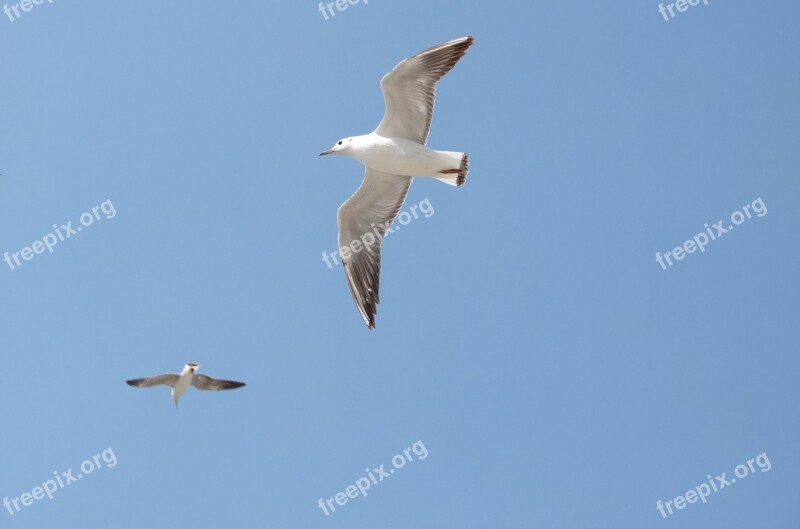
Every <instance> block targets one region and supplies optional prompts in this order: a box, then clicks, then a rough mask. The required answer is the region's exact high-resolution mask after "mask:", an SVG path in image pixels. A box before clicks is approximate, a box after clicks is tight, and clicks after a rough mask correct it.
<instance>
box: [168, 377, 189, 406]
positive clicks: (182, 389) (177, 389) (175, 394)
mask: <svg viewBox="0 0 800 529" xmlns="http://www.w3.org/2000/svg"><path fill="white" fill-rule="evenodd" d="M191 383H192V374H191V373H186V374H181V376H180V377H178V380H176V381H175V385H174V386H172V400H178V399H179V398H181V395H183V394H184V393H186V390H187V389H188V388H189V385H190V384H191Z"/></svg>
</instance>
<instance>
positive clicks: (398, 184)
mask: <svg viewBox="0 0 800 529" xmlns="http://www.w3.org/2000/svg"><path fill="white" fill-rule="evenodd" d="M412 180H413V178H412V177H410V176H401V175H393V174H389V173H383V172H381V171H376V170H375V169H371V168H369V167H367V169H366V171H365V173H364V182H363V183H362V184H361V187H359V188H358V191H356V192H355V194H354V195H353V196H351V197H350V198H349V199H347V202H345V203H344V204H342V206H341V207H340V208H339V213H338V217H339V248H340V250H339V252H340V253H341V248H349V249H350V252H348V253H349V256H348V257H347V258H345V257H344V256H341V257H342V263H343V264H344V273H345V276H346V277H347V283H348V284H349V285H350V293H351V294H353V301H355V303H356V306H357V307H358V310H359V311H360V312H361V317H362V318H364V323H366V324H367V327H369V328H370V329H372V328H374V327H375V314H376V313H377V312H378V308H377V305H378V303H379V302H380V296H379V294H378V287H379V283H380V272H381V242H382V241H383V237H384V235H385V234H386V230H388V229H389V227H390V226H391V225H392V222H393V221H394V218H395V217H396V216H397V213H398V212H399V211H400V208H401V207H402V206H403V202H404V201H405V199H406V195H407V194H408V189H409V187H411V181H412ZM356 242H357V244H354V243H356Z"/></svg>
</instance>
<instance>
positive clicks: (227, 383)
mask: <svg viewBox="0 0 800 529" xmlns="http://www.w3.org/2000/svg"><path fill="white" fill-rule="evenodd" d="M192 385H193V386H194V387H196V388H197V389H205V390H208V391H220V390H223V389H236V388H240V387H242V386H245V385H246V384H245V383H244V382H236V381H233V380H221V379H218V378H211V377H208V376H206V375H194V376H193V377H192Z"/></svg>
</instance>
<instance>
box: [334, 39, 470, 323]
mask: <svg viewBox="0 0 800 529" xmlns="http://www.w3.org/2000/svg"><path fill="white" fill-rule="evenodd" d="M474 40H475V39H473V37H462V38H459V39H455V40H451V41H448V42H445V43H442V44H439V45H438V46H434V47H433V48H430V49H427V50H425V51H423V52H421V53H418V54H417V55H414V56H413V57H410V58H408V59H406V60H404V61H402V62H401V63H400V64H398V65H397V66H395V67H394V69H392V71H391V72H389V73H387V74H386V75H384V76H383V79H381V90H382V91H383V97H384V99H385V100H386V112H385V114H384V116H383V120H382V121H381V122H380V124H379V125H378V128H376V129H375V130H374V131H373V132H370V133H369V134H364V135H362V136H353V137H350V138H343V139H341V140H339V141H338V142H336V145H334V146H333V147H331V148H330V149H328V150H327V151H323V152H322V153H321V154H320V156H323V155H326V154H340V155H343V156H347V157H349V158H353V159H354V160H356V161H358V162H361V164H363V165H364V167H365V172H364V181H363V182H362V184H361V187H359V188H358V190H357V191H356V192H355V194H354V195H353V196H351V197H350V198H349V199H348V200H347V202H345V203H344V204H342V205H341V207H340V208H339V212H338V223H339V248H340V250H339V253H340V256H341V257H342V263H343V264H344V273H345V276H346V277H347V282H348V284H349V286H350V293H351V294H352V295H353V301H355V304H356V306H357V307H358V310H359V312H361V317H362V318H363V319H364V323H366V325H367V327H368V328H370V329H374V328H375V314H376V313H377V311H378V309H377V305H378V303H379V302H380V296H379V294H378V286H379V280H380V267H381V242H382V240H383V238H384V236H385V235H386V231H387V230H388V229H389V227H390V226H391V225H392V222H394V219H395V217H396V216H397V213H398V212H399V211H400V208H401V207H402V206H403V202H405V199H406V195H407V194H408V189H409V187H411V181H412V180H413V177H415V176H427V177H432V178H436V179H437V180H441V181H442V182H445V183H446V184H449V185H452V186H462V185H464V182H466V180H467V173H468V172H469V155H468V154H467V153H465V152H451V151H434V150H432V149H429V148H428V147H427V146H426V145H425V142H426V141H427V139H428V132H429V131H430V128H431V119H432V117H433V105H434V99H435V96H436V83H438V82H439V80H440V79H441V78H442V77H444V76H445V74H447V72H449V71H450V70H452V69H453V67H454V66H455V65H456V63H457V62H458V60H459V59H461V57H463V56H464V54H465V53H466V52H467V49H468V48H469V47H470V46H471V45H472V43H473V41H474Z"/></svg>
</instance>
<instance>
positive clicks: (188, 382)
mask: <svg viewBox="0 0 800 529" xmlns="http://www.w3.org/2000/svg"><path fill="white" fill-rule="evenodd" d="M199 367H200V364H192V363H189V364H186V365H185V366H183V371H181V373H180V374H179V375H175V374H172V373H164V374H162V375H156V376H154V377H147V378H136V379H133V380H126V381H125V383H126V384H128V385H129V386H134V387H137V388H150V387H153V386H162V385H163V386H170V387H171V388H172V401H173V402H174V403H175V407H176V408H177V407H178V400H179V399H180V398H181V397H182V396H183V394H184V393H186V390H187V389H189V386H194V387H196V388H197V389H204V390H211V391H218V390H224V389H236V388H240V387H242V386H244V385H245V383H244V382H235V381H233V380H220V379H216V378H211V377H209V376H206V375H197V374H195V371H197V368H199Z"/></svg>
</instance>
